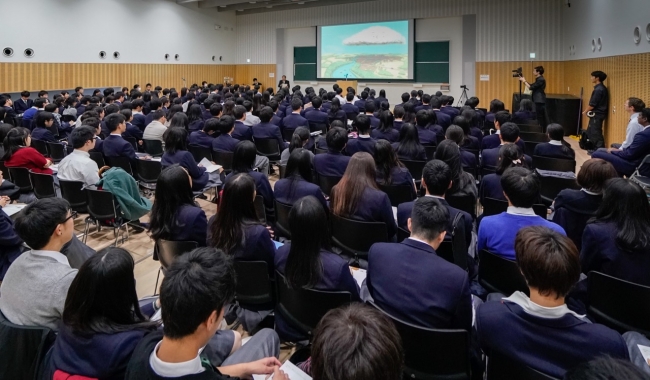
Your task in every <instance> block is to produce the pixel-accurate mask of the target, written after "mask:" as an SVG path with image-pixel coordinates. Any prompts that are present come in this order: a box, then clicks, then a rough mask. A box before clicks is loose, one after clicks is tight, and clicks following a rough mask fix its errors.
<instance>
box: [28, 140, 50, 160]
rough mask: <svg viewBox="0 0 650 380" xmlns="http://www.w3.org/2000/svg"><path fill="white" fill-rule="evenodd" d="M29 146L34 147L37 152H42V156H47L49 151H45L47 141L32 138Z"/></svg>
mask: <svg viewBox="0 0 650 380" xmlns="http://www.w3.org/2000/svg"><path fill="white" fill-rule="evenodd" d="M31 147H32V148H34V149H36V150H37V151H38V153H40V154H42V155H43V156H49V152H48V151H47V143H46V142H45V141H43V140H35V139H32V143H31Z"/></svg>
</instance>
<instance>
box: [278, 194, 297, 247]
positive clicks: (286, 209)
mask: <svg viewBox="0 0 650 380" xmlns="http://www.w3.org/2000/svg"><path fill="white" fill-rule="evenodd" d="M292 208H293V205H290V204H286V203H282V202H279V201H277V200H276V201H275V218H276V224H275V229H276V232H277V233H278V234H279V236H282V237H286V238H288V239H291V229H290V228H289V213H290V212H291V209H292Z"/></svg>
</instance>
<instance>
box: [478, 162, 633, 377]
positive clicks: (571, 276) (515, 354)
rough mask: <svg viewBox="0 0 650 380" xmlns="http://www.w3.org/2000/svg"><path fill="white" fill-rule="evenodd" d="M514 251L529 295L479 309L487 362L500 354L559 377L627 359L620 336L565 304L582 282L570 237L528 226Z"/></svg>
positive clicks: (480, 338) (519, 235) (517, 294)
mask: <svg viewBox="0 0 650 380" xmlns="http://www.w3.org/2000/svg"><path fill="white" fill-rule="evenodd" d="M510 170H516V169H510ZM520 170H521V169H520ZM506 175H507V174H506ZM486 220H487V218H486ZM483 223H485V221H484V222H483ZM481 228H483V224H481ZM511 244H513V243H511ZM514 247H515V252H516V259H517V266H518V267H519V269H520V271H521V273H522V274H523V276H524V278H525V279H526V283H527V284H528V288H529V289H530V297H528V296H527V295H526V294H524V293H523V292H519V291H517V292H515V293H513V294H512V295H511V296H510V297H508V298H504V299H502V300H499V301H492V302H486V303H484V304H483V305H481V306H479V307H478V309H477V310H476V331H477V336H478V341H479V344H480V346H481V349H482V350H483V352H485V354H486V355H487V356H488V358H489V357H490V355H491V354H492V353H499V354H500V355H503V356H505V357H506V358H508V359H509V360H512V361H515V362H518V363H521V364H523V365H526V366H528V367H531V368H533V369H535V370H537V371H540V372H542V373H544V374H547V375H550V376H553V377H555V378H561V377H562V376H563V375H564V373H565V372H566V371H567V370H568V369H570V368H573V367H575V366H576V365H578V364H580V363H583V362H586V361H589V360H591V359H594V358H596V357H599V356H603V355H609V356H611V357H614V358H621V359H628V351H627V348H626V345H625V341H624V340H623V337H621V335H620V334H619V333H618V332H616V331H614V330H612V329H610V328H608V327H605V326H603V325H599V324H596V323H591V322H590V321H589V320H588V319H587V318H586V316H584V315H580V314H577V313H575V312H573V311H571V310H569V308H568V307H567V305H566V304H565V302H564V297H565V296H566V294H567V293H568V292H569V290H570V289H571V288H572V287H573V286H574V284H575V283H576V282H577V281H578V279H579V278H580V262H579V258H578V250H577V249H576V247H575V245H573V243H572V242H571V240H570V239H569V238H567V237H566V236H564V235H562V234H560V233H558V232H556V231H553V230H552V229H549V228H546V227H543V226H528V227H525V228H522V229H521V230H519V231H518V233H517V234H516V236H515V240H514ZM488 360H489V359H488Z"/></svg>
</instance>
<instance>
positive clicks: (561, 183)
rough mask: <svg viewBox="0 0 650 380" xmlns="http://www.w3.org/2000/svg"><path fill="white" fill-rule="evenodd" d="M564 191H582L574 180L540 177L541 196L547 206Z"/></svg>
mask: <svg viewBox="0 0 650 380" xmlns="http://www.w3.org/2000/svg"><path fill="white" fill-rule="evenodd" d="M564 189H576V190H578V189H580V186H579V185H578V182H576V180H575V179H574V178H558V177H540V188H539V194H540V195H541V196H542V199H543V200H544V202H545V203H546V204H550V203H551V202H553V200H554V199H555V198H556V197H557V195H558V194H559V193H560V191H562V190H564Z"/></svg>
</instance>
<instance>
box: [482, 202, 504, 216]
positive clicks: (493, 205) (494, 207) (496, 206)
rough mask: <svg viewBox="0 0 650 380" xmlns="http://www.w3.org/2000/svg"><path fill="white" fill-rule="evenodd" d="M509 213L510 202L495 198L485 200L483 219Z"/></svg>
mask: <svg viewBox="0 0 650 380" xmlns="http://www.w3.org/2000/svg"><path fill="white" fill-rule="evenodd" d="M506 211H508V201H503V200H501V199H494V198H484V199H483V217H486V216H490V215H498V214H501V213H502V212H506Z"/></svg>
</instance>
